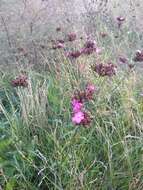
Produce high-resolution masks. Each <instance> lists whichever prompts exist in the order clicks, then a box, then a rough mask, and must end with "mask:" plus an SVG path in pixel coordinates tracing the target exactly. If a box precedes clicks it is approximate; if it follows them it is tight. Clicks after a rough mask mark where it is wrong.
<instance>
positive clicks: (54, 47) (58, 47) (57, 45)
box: [53, 42, 64, 49]
mask: <svg viewBox="0 0 143 190" xmlns="http://www.w3.org/2000/svg"><path fill="white" fill-rule="evenodd" d="M61 48H64V44H63V43H60V42H59V43H57V44H55V45H54V46H53V49H61Z"/></svg>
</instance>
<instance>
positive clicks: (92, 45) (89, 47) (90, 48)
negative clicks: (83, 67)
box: [81, 39, 101, 55]
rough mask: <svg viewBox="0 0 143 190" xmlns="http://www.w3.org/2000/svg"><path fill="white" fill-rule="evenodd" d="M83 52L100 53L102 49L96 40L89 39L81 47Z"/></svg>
mask: <svg viewBox="0 0 143 190" xmlns="http://www.w3.org/2000/svg"><path fill="white" fill-rule="evenodd" d="M81 52H82V54H85V55H90V54H92V53H94V52H95V53H100V52H101V49H100V48H98V47H97V44H96V42H95V41H94V40H89V39H88V40H87V41H86V43H85V44H84V47H83V48H82V49H81Z"/></svg>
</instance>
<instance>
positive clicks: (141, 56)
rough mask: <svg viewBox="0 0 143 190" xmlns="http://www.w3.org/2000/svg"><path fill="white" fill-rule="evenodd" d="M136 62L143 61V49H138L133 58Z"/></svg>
mask: <svg viewBox="0 0 143 190" xmlns="http://www.w3.org/2000/svg"><path fill="white" fill-rule="evenodd" d="M133 60H134V61H135V62H142V61H143V50H142V51H141V50H137V51H136V55H135V57H134V59H133Z"/></svg>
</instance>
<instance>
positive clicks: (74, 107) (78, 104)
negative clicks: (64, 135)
mask: <svg viewBox="0 0 143 190" xmlns="http://www.w3.org/2000/svg"><path fill="white" fill-rule="evenodd" d="M82 107H83V103H82V102H80V101H79V100H77V99H76V98H73V99H72V111H73V113H77V112H79V111H81V109H82Z"/></svg>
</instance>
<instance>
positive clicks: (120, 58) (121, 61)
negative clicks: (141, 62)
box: [119, 57, 128, 63]
mask: <svg viewBox="0 0 143 190" xmlns="http://www.w3.org/2000/svg"><path fill="white" fill-rule="evenodd" d="M119 61H120V63H127V62H128V60H127V58H125V57H119Z"/></svg>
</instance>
